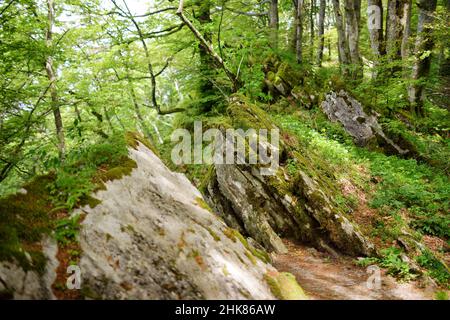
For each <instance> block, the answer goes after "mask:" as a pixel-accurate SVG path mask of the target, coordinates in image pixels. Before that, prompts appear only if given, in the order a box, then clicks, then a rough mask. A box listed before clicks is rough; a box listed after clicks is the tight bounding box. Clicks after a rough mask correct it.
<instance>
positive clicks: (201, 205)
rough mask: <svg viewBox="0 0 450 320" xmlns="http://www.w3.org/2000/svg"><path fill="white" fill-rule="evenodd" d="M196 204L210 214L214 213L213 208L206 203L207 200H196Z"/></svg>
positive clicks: (198, 198)
mask: <svg viewBox="0 0 450 320" xmlns="http://www.w3.org/2000/svg"><path fill="white" fill-rule="evenodd" d="M195 202H196V203H197V205H198V206H199V207H200V208H202V209H205V210H208V211H209V212H211V213H212V212H213V211H212V209H211V207H210V206H209V205H208V204H207V203H206V201H205V200H203V199H202V198H200V197H197V198H196V199H195Z"/></svg>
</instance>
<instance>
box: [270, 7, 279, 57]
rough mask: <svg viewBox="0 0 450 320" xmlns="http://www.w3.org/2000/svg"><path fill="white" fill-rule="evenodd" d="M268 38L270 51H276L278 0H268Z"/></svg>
mask: <svg viewBox="0 0 450 320" xmlns="http://www.w3.org/2000/svg"><path fill="white" fill-rule="evenodd" d="M269 29H270V31H269V38H270V46H271V47H272V49H274V50H276V49H278V29H279V15H278V0H270V5H269Z"/></svg>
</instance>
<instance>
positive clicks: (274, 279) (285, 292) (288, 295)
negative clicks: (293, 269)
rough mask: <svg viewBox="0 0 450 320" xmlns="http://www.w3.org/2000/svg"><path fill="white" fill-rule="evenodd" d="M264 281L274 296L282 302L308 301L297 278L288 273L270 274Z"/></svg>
mask: <svg viewBox="0 0 450 320" xmlns="http://www.w3.org/2000/svg"><path fill="white" fill-rule="evenodd" d="M264 279H265V280H266V282H267V284H268V285H269V287H270V290H271V291H272V293H273V295H274V296H275V297H276V298H278V299H280V300H307V299H308V297H307V296H306V294H305V292H304V291H303V289H302V288H301V287H300V285H299V284H298V283H297V280H296V279H295V277H294V276H293V275H292V274H290V273H287V272H282V273H278V272H276V271H275V272H268V273H266V274H265V275H264Z"/></svg>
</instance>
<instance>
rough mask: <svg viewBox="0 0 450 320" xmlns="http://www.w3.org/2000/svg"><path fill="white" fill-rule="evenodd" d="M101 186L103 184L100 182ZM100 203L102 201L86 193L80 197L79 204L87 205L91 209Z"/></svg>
mask: <svg viewBox="0 0 450 320" xmlns="http://www.w3.org/2000/svg"><path fill="white" fill-rule="evenodd" d="M102 186H104V184H102ZM100 203H102V201H101V200H99V199H97V198H95V197H92V196H91V195H87V196H84V197H82V198H81V204H80V206H81V207H83V206H86V205H88V206H89V207H90V208H91V209H94V208H95V207H96V206H98V205H99V204H100Z"/></svg>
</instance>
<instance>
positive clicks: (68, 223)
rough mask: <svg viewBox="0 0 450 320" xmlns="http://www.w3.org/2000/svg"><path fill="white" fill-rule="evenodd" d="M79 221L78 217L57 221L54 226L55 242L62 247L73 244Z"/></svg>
mask: <svg viewBox="0 0 450 320" xmlns="http://www.w3.org/2000/svg"><path fill="white" fill-rule="evenodd" d="M79 221H80V216H79V215H76V216H74V217H70V218H65V219H61V220H59V221H57V222H56V226H55V239H56V241H58V243H59V244H61V245H62V246H66V245H68V244H70V243H73V242H75V241H76V238H77V235H78V231H79V230H80V224H79Z"/></svg>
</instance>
